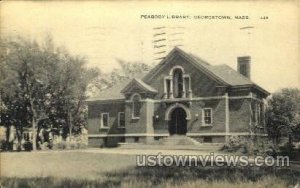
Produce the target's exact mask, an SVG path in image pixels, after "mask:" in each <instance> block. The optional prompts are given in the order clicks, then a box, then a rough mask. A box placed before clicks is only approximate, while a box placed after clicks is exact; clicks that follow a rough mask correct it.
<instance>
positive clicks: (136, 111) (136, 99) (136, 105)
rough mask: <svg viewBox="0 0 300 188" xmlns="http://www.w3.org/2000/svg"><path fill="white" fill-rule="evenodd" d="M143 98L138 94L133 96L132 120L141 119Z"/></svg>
mask: <svg viewBox="0 0 300 188" xmlns="http://www.w3.org/2000/svg"><path fill="white" fill-rule="evenodd" d="M140 100H141V97H140V95H138V94H135V95H133V96H132V118H139V117H140V110H141V101H140Z"/></svg>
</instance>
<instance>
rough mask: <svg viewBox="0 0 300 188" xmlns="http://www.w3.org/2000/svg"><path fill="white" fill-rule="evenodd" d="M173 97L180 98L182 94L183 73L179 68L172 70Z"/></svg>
mask: <svg viewBox="0 0 300 188" xmlns="http://www.w3.org/2000/svg"><path fill="white" fill-rule="evenodd" d="M173 87H174V91H173V94H174V97H175V98H181V97H182V96H183V75H182V70H181V69H175V70H174V72H173Z"/></svg>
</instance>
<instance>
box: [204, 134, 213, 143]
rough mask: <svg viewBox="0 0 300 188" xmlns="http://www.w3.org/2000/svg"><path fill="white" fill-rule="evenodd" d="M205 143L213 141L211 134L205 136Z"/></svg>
mask: <svg viewBox="0 0 300 188" xmlns="http://www.w3.org/2000/svg"><path fill="white" fill-rule="evenodd" d="M203 142H204V143H212V137H211V136H205V137H204V138H203Z"/></svg>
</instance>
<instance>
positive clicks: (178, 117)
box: [169, 107, 187, 135]
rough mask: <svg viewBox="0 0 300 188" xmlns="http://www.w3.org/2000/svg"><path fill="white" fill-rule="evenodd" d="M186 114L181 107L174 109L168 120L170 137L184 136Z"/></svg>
mask: <svg viewBox="0 0 300 188" xmlns="http://www.w3.org/2000/svg"><path fill="white" fill-rule="evenodd" d="M186 117H187V114H186V112H185V110H184V109H183V108H181V107H177V108H175V109H174V110H173V111H172V112H171V118H170V120H169V133H170V135H174V134H179V135H185V134H186V132H187V120H186Z"/></svg>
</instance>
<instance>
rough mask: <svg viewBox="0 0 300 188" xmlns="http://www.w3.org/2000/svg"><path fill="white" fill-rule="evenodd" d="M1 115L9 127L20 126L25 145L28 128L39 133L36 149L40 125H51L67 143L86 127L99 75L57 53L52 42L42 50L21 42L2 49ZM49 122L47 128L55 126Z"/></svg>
mask: <svg viewBox="0 0 300 188" xmlns="http://www.w3.org/2000/svg"><path fill="white" fill-rule="evenodd" d="M1 46H3V48H4V49H5V51H6V53H4V55H3V57H1V72H3V73H4V75H3V76H1V85H0V87H1V88H0V89H1V101H2V102H3V103H4V104H3V106H4V108H5V110H1V117H3V118H2V119H3V122H4V123H3V124H4V125H6V126H7V127H9V126H11V125H14V126H15V127H16V129H17V137H18V140H19V143H20V142H21V138H22V132H23V127H25V126H31V127H32V129H33V133H34V136H33V149H36V138H37V136H36V135H37V130H38V125H40V124H41V123H39V122H40V121H41V120H45V119H48V120H49V121H50V122H51V123H50V124H49V126H51V127H50V128H51V129H56V130H59V131H57V132H61V131H60V130H62V133H63V136H64V138H66V136H67V135H68V134H69V135H71V134H72V133H73V132H72V130H74V131H75V133H76V132H78V130H80V127H82V126H84V125H85V123H84V122H85V119H84V115H83V114H84V113H85V111H86V107H85V104H84V100H85V98H86V96H85V93H86V90H87V86H88V83H89V82H90V81H91V80H92V79H94V77H96V76H97V74H98V71H97V70H96V69H88V68H86V67H85V64H86V60H85V59H84V58H82V57H79V56H71V55H70V54H69V53H68V52H67V51H66V50H65V49H63V48H55V47H54V45H53V42H52V39H51V38H47V39H46V42H45V44H43V45H39V44H38V43H37V42H35V41H30V40H27V39H24V38H21V37H18V38H15V39H9V40H6V41H4V42H3V43H2V45H1ZM49 121H43V122H49Z"/></svg>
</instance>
